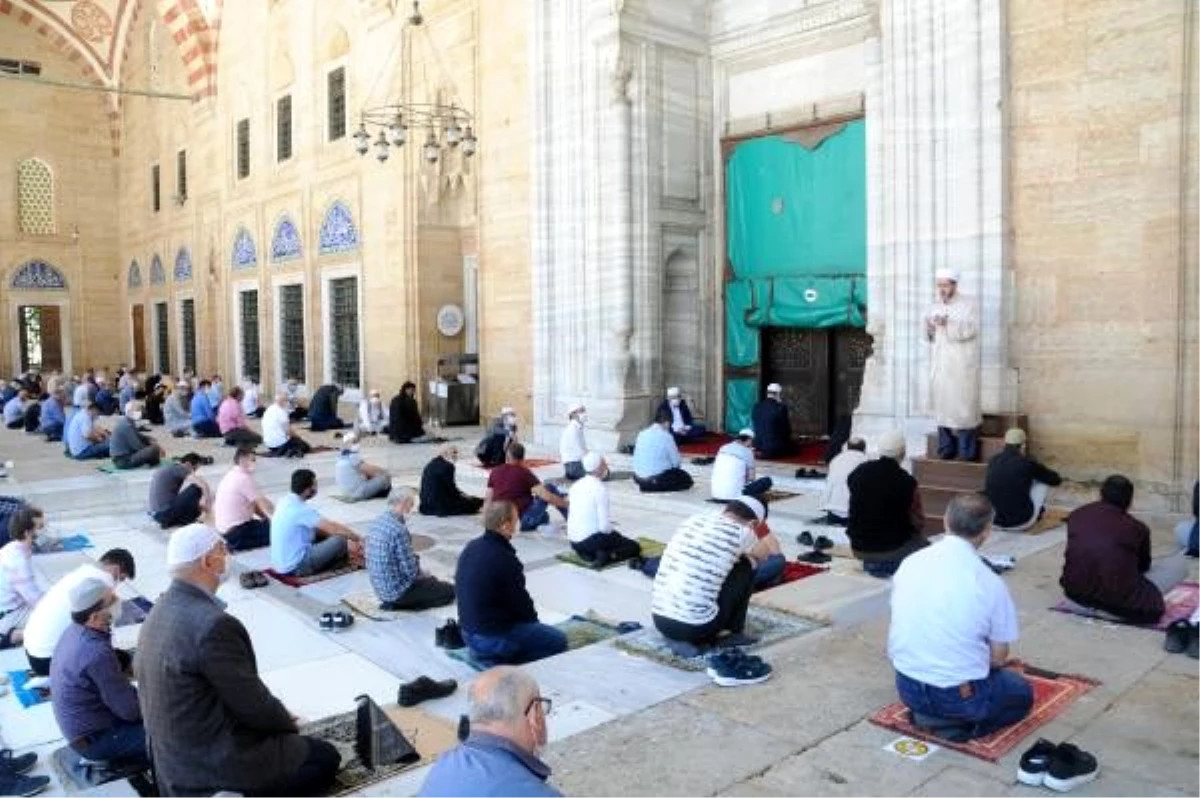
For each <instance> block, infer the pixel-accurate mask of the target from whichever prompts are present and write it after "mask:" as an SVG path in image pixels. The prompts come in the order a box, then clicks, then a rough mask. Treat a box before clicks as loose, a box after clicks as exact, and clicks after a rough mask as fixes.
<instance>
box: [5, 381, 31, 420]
mask: <svg viewBox="0 0 1200 798" xmlns="http://www.w3.org/2000/svg"><path fill="white" fill-rule="evenodd" d="M28 403H29V391H27V390H25V389H24V388H21V389H19V390H18V391H17V393H16V395H14V396H13V398H12V399H9V400H8V401H7V402H5V403H4V426H6V427H8V428H9V429H21V428H22V427H23V426H25V405H27V404H28Z"/></svg>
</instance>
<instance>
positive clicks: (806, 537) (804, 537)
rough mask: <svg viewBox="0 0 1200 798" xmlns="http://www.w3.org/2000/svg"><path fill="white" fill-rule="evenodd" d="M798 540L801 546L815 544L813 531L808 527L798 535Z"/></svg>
mask: <svg viewBox="0 0 1200 798" xmlns="http://www.w3.org/2000/svg"><path fill="white" fill-rule="evenodd" d="M796 542H797V543H799V544H800V545H801V546H811V545H812V544H813V536H812V532H809V531H808V530H807V529H806V530H804V531H803V532H801V533H800V534H799V535H797V536H796Z"/></svg>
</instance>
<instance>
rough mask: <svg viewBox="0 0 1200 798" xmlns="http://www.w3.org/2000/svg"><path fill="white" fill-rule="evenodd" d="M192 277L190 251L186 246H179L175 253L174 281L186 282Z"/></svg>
mask: <svg viewBox="0 0 1200 798" xmlns="http://www.w3.org/2000/svg"><path fill="white" fill-rule="evenodd" d="M190 279H192V253H191V251H190V250H189V249H188V248H187V247H180V248H179V251H178V252H177V253H175V282H177V283H186V282H187V281H188V280H190Z"/></svg>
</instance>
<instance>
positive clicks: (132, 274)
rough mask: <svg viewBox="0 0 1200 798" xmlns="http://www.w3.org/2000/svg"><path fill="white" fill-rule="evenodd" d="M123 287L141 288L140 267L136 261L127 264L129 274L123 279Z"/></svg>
mask: <svg viewBox="0 0 1200 798" xmlns="http://www.w3.org/2000/svg"><path fill="white" fill-rule="evenodd" d="M125 285H126V286H128V287H129V288H141V287H142V267H141V266H139V265H138V262H137V261H136V260H135V261H133V262H132V263H130V264H129V274H128V275H127V276H126V277H125Z"/></svg>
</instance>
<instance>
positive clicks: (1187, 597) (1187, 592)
mask: <svg viewBox="0 0 1200 798" xmlns="http://www.w3.org/2000/svg"><path fill="white" fill-rule="evenodd" d="M1163 605H1164V607H1165V608H1164V609H1163V614H1162V616H1160V617H1159V619H1158V621H1157V622H1156V623H1139V624H1131V623H1129V622H1128V621H1123V620H1121V619H1120V618H1118V617H1116V616H1115V615H1110V614H1109V613H1107V612H1103V611H1102V610H1094V609H1092V608H1091V607H1082V606H1080V605H1078V604H1076V603H1074V602H1073V601H1068V600H1067V599H1063V600H1061V601H1059V602H1058V603H1057V604H1055V605H1054V606H1053V607H1051V608H1050V609H1052V610H1054V611H1055V612H1065V613H1067V614H1069V615H1078V616H1080V617H1081V618H1095V619H1096V620H1098V621H1107V622H1108V623H1117V624H1121V625H1123V626H1137V627H1140V628H1142V629H1157V630H1159V631H1162V630H1163V629H1166V628H1167V627H1168V626H1170V625H1171V624H1172V623H1174V622H1175V621H1178V620H1181V619H1182V620H1187V619H1188V618H1190V617H1192V613H1193V612H1195V611H1196V607H1197V606H1200V584H1198V583H1196V582H1180V583H1179V584H1177V585H1175V587H1173V588H1171V589H1170V590H1168V591H1167V595H1165V596H1163Z"/></svg>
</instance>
